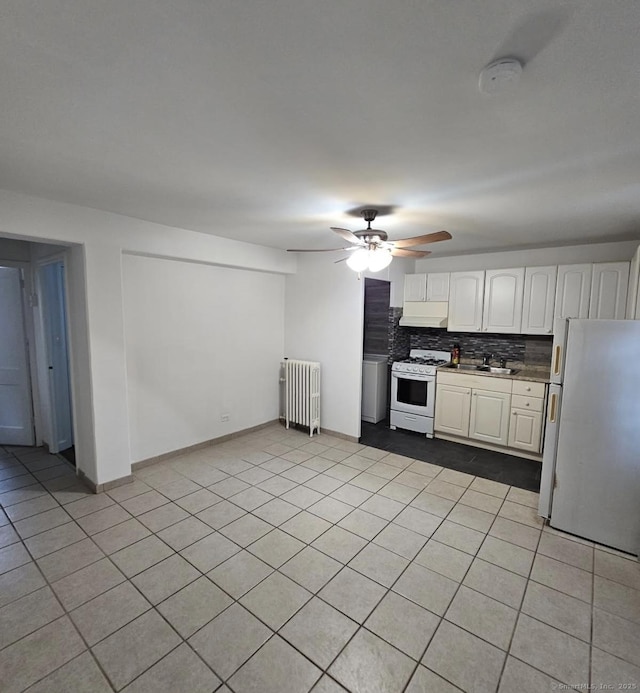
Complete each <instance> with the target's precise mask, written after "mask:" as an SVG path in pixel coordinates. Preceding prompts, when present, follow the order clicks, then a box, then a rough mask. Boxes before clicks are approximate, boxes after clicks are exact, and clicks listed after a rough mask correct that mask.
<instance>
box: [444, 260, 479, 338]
mask: <svg viewBox="0 0 640 693" xmlns="http://www.w3.org/2000/svg"><path fill="white" fill-rule="evenodd" d="M483 296H484V271H477V272H452V273H451V277H450V283H449V322H448V325H447V330H448V331H449V332H480V330H481V329H482V298H483Z"/></svg>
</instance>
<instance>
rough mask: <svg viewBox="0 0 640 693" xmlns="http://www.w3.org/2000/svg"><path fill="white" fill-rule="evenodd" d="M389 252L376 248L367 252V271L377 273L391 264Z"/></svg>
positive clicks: (385, 249)
mask: <svg viewBox="0 0 640 693" xmlns="http://www.w3.org/2000/svg"><path fill="white" fill-rule="evenodd" d="M392 259H393V258H392V256H391V251H390V250H388V249H387V248H376V249H375V250H371V251H369V271H370V272H379V271H380V270H383V269H384V268H385V267H388V266H389V265H390V264H391V260H392Z"/></svg>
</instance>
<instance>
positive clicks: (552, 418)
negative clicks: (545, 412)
mask: <svg viewBox="0 0 640 693" xmlns="http://www.w3.org/2000/svg"><path fill="white" fill-rule="evenodd" d="M557 408H558V395H556V394H555V393H554V394H552V395H551V406H550V407H549V423H555V422H556V414H557Z"/></svg>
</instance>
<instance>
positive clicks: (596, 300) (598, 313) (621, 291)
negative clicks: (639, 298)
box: [589, 262, 629, 320]
mask: <svg viewBox="0 0 640 693" xmlns="http://www.w3.org/2000/svg"><path fill="white" fill-rule="evenodd" d="M628 288H629V263H628V262H600V263H598V264H595V265H594V266H593V277H592V279H591V300H590V302H589V317H590V318H593V319H596V320H622V319H623V318H624V317H625V313H626V308H627V290H628Z"/></svg>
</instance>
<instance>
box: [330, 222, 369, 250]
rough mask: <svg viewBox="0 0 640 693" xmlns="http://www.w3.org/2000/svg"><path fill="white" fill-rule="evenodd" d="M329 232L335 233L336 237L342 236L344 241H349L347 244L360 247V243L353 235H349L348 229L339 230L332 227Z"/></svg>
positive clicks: (336, 227)
mask: <svg viewBox="0 0 640 693" xmlns="http://www.w3.org/2000/svg"><path fill="white" fill-rule="evenodd" d="M331 230H332V231H335V233H337V234H338V236H342V238H344V240H345V241H349V243H357V244H358V245H362V241H361V240H360V239H359V238H358V237H357V236H356V235H355V233H351V231H349V229H341V228H339V227H338V226H332V227H331Z"/></svg>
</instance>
